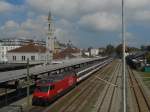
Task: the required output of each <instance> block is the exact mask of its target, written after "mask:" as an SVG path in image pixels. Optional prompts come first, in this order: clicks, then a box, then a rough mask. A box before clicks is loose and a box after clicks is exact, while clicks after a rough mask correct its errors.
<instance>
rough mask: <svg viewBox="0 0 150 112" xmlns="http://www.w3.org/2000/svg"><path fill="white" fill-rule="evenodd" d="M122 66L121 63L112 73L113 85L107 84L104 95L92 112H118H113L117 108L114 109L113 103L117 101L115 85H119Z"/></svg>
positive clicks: (100, 97) (111, 80) (100, 96)
mask: <svg viewBox="0 0 150 112" xmlns="http://www.w3.org/2000/svg"><path fill="white" fill-rule="evenodd" d="M120 65H121V64H120V63H119V64H118V65H117V66H116V67H115V69H114V72H113V73H112V77H111V78H110V80H109V82H110V83H112V84H113V85H111V84H107V85H106V86H105V89H104V90H103V93H102V94H101V95H99V98H98V100H97V103H96V104H95V108H94V109H93V111H92V112H117V111H116V110H115V111H114V110H113V111H112V109H115V108H116V107H114V108H112V107H113V105H115V104H113V102H114V100H116V99H115V92H116V90H117V89H116V87H117V86H115V85H117V81H118V77H119V75H120V74H119V72H120V67H121V66H120Z"/></svg>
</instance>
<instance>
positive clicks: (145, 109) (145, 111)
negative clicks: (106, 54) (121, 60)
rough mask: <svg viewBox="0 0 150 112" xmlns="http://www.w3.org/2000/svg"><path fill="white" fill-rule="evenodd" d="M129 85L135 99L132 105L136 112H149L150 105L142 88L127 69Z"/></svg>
mask: <svg viewBox="0 0 150 112" xmlns="http://www.w3.org/2000/svg"><path fill="white" fill-rule="evenodd" d="M127 70H128V76H129V84H130V87H131V91H132V95H133V97H134V99H135V102H134V104H135V105H136V107H134V108H135V110H136V112H150V104H149V102H148V99H147V96H146V95H145V93H144V91H143V88H142V86H141V85H140V84H139V81H138V80H137V78H136V77H135V74H134V72H133V71H132V70H131V69H130V68H129V67H128V68H127Z"/></svg>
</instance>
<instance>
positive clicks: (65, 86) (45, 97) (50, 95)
mask: <svg viewBox="0 0 150 112" xmlns="http://www.w3.org/2000/svg"><path fill="white" fill-rule="evenodd" d="M76 83H77V78H76V75H75V73H73V72H72V73H67V74H56V75H52V76H49V77H46V78H45V79H44V78H42V79H41V80H39V81H37V83H36V89H35V91H34V93H33V98H32V105H48V104H49V103H51V102H53V101H54V100H55V99H56V98H58V97H59V96H61V95H62V94H64V93H65V92H66V91H68V90H69V89H71V88H72V87H74V86H75V85H76Z"/></svg>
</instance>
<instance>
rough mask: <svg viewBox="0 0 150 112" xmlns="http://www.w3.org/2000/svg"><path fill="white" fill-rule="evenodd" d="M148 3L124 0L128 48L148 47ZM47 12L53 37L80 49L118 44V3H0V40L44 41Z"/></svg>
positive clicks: (67, 0)
mask: <svg viewBox="0 0 150 112" xmlns="http://www.w3.org/2000/svg"><path fill="white" fill-rule="evenodd" d="M149 6H150V0H125V35H126V43H127V45H129V46H134V47H140V46H141V45H150V37H149V35H150V7H149ZM49 11H51V14H52V17H53V21H54V24H55V36H56V37H57V39H58V40H59V41H61V42H68V41H69V40H71V41H72V43H73V44H75V45H76V46H78V47H80V48H87V47H94V48H97V47H105V46H106V45H108V44H112V45H115V46H116V45H118V44H120V43H121V0H0V39H2V38H14V37H15V38H27V39H30V38H32V39H38V40H46V38H47V29H48V28H47V27H48V25H47V16H48V13H49Z"/></svg>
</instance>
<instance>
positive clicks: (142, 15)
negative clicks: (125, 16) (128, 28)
mask: <svg viewBox="0 0 150 112" xmlns="http://www.w3.org/2000/svg"><path fill="white" fill-rule="evenodd" d="M133 19H134V20H138V21H142V22H147V21H150V10H145V11H139V12H136V13H135V14H134V16H133Z"/></svg>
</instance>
